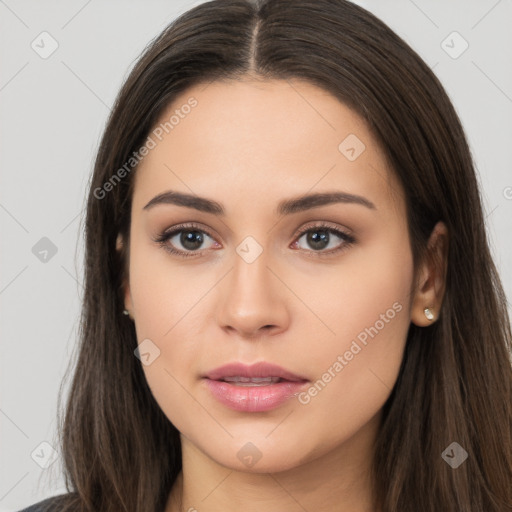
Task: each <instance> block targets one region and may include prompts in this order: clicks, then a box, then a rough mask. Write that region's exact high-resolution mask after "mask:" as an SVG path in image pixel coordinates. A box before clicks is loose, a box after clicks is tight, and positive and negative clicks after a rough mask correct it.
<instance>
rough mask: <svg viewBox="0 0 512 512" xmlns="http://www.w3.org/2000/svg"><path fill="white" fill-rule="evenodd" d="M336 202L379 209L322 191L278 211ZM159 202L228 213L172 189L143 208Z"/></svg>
mask: <svg viewBox="0 0 512 512" xmlns="http://www.w3.org/2000/svg"><path fill="white" fill-rule="evenodd" d="M334 203H345V204H356V205H361V206H364V207H366V208H368V209H370V210H376V209H377V208H376V207H375V205H374V204H373V203H372V202H371V201H370V200H368V199H366V198H365V197H363V196H358V195H355V194H349V193H346V192H322V193H316V194H308V195H304V196H299V197H295V198H292V199H286V200H283V201H281V202H280V203H279V204H278V206H277V209H276V213H277V214H278V215H290V214H293V213H298V212H302V211H305V210H310V209H312V208H318V207H320V206H325V205H329V204H334ZM159 204H174V205H177V206H185V207H186V208H193V209H195V210H198V211H200V212H205V213H211V214H213V215H218V216H224V215H225V214H226V212H225V210H224V207H223V206H222V204H220V203H218V202H217V201H214V200H212V199H207V198H205V197H199V196H196V195H192V194H186V193H183V192H176V191H172V190H169V191H167V192H163V193H162V194H158V195H157V196H155V197H154V198H153V199H151V201H149V203H148V204H146V206H144V208H143V210H149V209H151V208H153V207H154V206H157V205H159Z"/></svg>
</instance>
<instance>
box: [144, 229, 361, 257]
mask: <svg viewBox="0 0 512 512" xmlns="http://www.w3.org/2000/svg"><path fill="white" fill-rule="evenodd" d="M181 231H198V232H200V233H203V234H206V235H208V236H209V237H210V238H213V239H214V237H213V235H211V234H210V233H209V232H208V230H205V229H203V228H202V227H201V226H199V225H198V224H195V223H193V222H191V223H187V224H179V225H177V226H174V227H173V228H172V229H171V230H170V231H169V230H166V231H163V232H162V233H160V234H159V235H157V236H156V237H155V238H153V241H154V242H156V243H157V244H159V245H160V246H161V247H162V248H163V249H164V250H165V251H167V252H169V253H170V254H172V255H175V256H179V257H181V258H191V257H198V254H201V251H181V250H178V249H175V248H173V247H171V246H170V245H169V244H168V243H167V241H168V240H170V239H171V238H172V237H173V236H174V235H176V234H178V233H180V232H181ZM311 231H313V232H314V231H327V232H328V233H332V234H334V235H336V236H338V237H340V238H341V239H343V240H344V243H342V244H341V246H340V247H339V248H337V249H331V250H329V251H314V250H310V251H308V250H306V252H307V253H308V252H312V253H314V256H313V257H316V256H317V257H320V258H321V257H326V256H332V255H334V254H338V253H341V252H343V251H344V250H346V249H348V248H349V247H350V246H351V245H353V244H354V243H355V242H356V239H355V238H354V237H353V236H351V235H349V234H348V233H345V232H344V231H341V230H339V229H335V228H333V227H331V226H330V225H328V224H326V223H322V222H321V223H319V224H316V225H314V226H309V227H307V228H306V229H303V230H301V231H299V232H298V233H297V234H296V235H295V240H299V239H300V238H302V236H303V235H305V234H307V233H309V232H311ZM294 243H295V242H294ZM205 250H206V249H205ZM199 257H200V256H199Z"/></svg>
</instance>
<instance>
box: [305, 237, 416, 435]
mask: <svg viewBox="0 0 512 512" xmlns="http://www.w3.org/2000/svg"><path fill="white" fill-rule="evenodd" d="M389 247H390V245H388V246H384V245H382V246H378V245H376V246H375V251H366V252H365V251H361V253H360V254H358V255H357V258H356V257H355V256H354V262H353V264H349V262H348V261H347V269H350V271H348V270H347V271H346V272H344V271H340V272H336V273H335V275H333V276H332V279H329V281H328V285H327V287H325V288H324V291H323V294H325V295H324V296H325V297H329V299H330V300H326V301H325V302H324V308H323V314H324V318H325V319H326V323H327V324H328V325H329V326H330V327H331V328H332V330H333V331H334V332H335V335H331V336H325V337H324V342H323V343H321V344H318V345H317V349H316V350H315V353H314V355H313V356H312V365H314V366H315V368H316V370H317V374H316V378H317V380H316V381H315V382H314V383H313V385H312V386H311V387H310V388H309V389H308V390H306V392H305V394H304V395H303V396H302V397H300V400H299V402H300V403H301V404H302V405H303V406H304V408H305V410H308V411H309V413H310V414H313V415H314V416H315V418H318V421H320V422H322V421H323V422H325V423H324V425H325V428H327V430H332V435H333V436H339V435H340V433H341V432H340V430H339V429H340V428H341V429H342V430H344V434H345V435H347V436H348V435H350V434H351V433H354V431H355V430H353V429H357V428H358V426H361V425H362V424H364V423H365V422H367V421H368V420H369V419H370V418H371V417H373V416H374V415H375V414H376V413H377V412H378V411H379V409H380V408H381V407H382V406H383V404H384V402H385V401H386V399H387V398H388V396H389V394H390V393H391V390H392V388H393V386H394V384H395V382H396V378H397V376H398V372H399V369H400V365H401V362H402V358H403V351H404V348H405V342H406V338H407V332H408V329H409V324H410V285H411V280H412V270H413V267H412V257H411V256H410V255H409V253H408V251H406V250H404V251H403V252H401V253H397V252H396V251H394V250H391V249H389ZM377 249H378V250H377ZM333 298H336V299H335V300H333ZM315 421H316V420H315Z"/></svg>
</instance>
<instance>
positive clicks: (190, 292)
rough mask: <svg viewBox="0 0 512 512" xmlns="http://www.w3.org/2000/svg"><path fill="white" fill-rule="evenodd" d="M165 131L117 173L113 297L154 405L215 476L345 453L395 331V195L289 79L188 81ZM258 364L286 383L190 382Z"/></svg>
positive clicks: (387, 377) (355, 121)
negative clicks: (123, 182) (123, 213)
mask: <svg viewBox="0 0 512 512" xmlns="http://www.w3.org/2000/svg"><path fill="white" fill-rule="evenodd" d="M186 105H190V108H188V107H186ZM176 111H177V112H176ZM173 115H174V118H172V120H171V121H169V120H170V119H171V116H173ZM165 122H168V124H167V125H166V127H165V128H163V127H162V126H163V125H160V123H158V124H157V125H156V126H155V129H154V130H153V131H152V133H151V134H150V138H151V140H150V139H148V144H147V146H148V147H150V149H149V151H148V153H147V155H146V156H145V157H144V159H143V161H142V162H141V164H140V166H139V167H138V169H137V170H136V172H135V176H134V179H135V188H134V195H133V202H132V210H131V216H132V222H131V231H130V241H129V251H130V264H129V279H128V285H127V288H126V298H125V305H126V307H127V309H129V310H130V312H131V314H132V315H133V318H134V321H135V327H136V333H137V339H138V343H139V344H141V343H144V345H141V349H142V348H144V349H143V350H141V352H143V353H145V354H147V355H146V356H145V359H146V364H143V370H144V372H145V375H146V378H147V382H148V384H149V386H150V388H151V391H152V393H153V394H154V397H155V399H156V401H157V402H158V404H159V406H160V407H161V409H162V410H163V412H164V413H165V414H166V416H167V417H168V418H169V420H170V421H171V422H172V423H173V424H174V425H175V426H176V427H177V429H178V430H179V431H180V432H181V434H182V436H183V437H184V438H186V440H187V441H188V442H190V443H191V444H192V445H193V446H195V447H196V448H198V450H199V451H200V452H201V453H202V454H204V456H206V457H208V458H209V459H211V460H213V461H216V462H217V463H219V464H222V465H223V466H226V467H230V468H236V469H240V470H244V471H253V472H269V471H272V472H274V471H282V470H285V469H290V468H293V467H297V466H299V465H301V464H303V463H306V462H308V461H312V460H314V459H316V458H318V457H320V456H322V455H325V454H327V453H331V452H333V451H336V450H338V449H342V448H343V447H344V446H348V445H349V444H350V443H351V442H354V440H355V439H357V437H358V436H360V435H361V434H362V433H363V432H365V430H367V429H368V428H369V426H370V425H375V424H376V422H377V420H378V418H379V416H380V411H381V408H382V406H383V404H384V402H385V401H386V399H387V398H388V396H389V395H390V393H391V390H392V388H393V385H394V383H395V381H396V378H397V376H398V372H399V367H400V363H401V361H402V356H403V351H404V346H405V341H406V335H407V331H408V327H409V324H410V320H411V317H410V311H411V287H412V284H413V261H412V254H411V250H410V245H409V238H408V233H407V220H406V212H405V203H404V197H403V193H402V190H401V187H400V185H399V183H398V182H397V181H396V179H395V177H394V176H393V174H392V172H391V170H390V169H389V168H388V166H387V164H386V160H385V157H384V155H383V153H382V151H381V149H380V148H379V146H378V145H377V143H376V140H375V139H374V137H373V136H372V134H371V133H370V131H369V130H368V128H367V126H366V125H365V124H364V122H363V121H362V119H361V118H360V117H359V116H358V115H357V114H355V113H354V112H353V111H352V110H350V109H349V108H348V107H346V106H345V105H344V104H342V103H340V102H339V101H338V100H337V99H336V98H335V97H333V96H331V95H330V94H328V93H327V92H325V91H323V90H322V89H319V88H317V87H316V86H313V85H311V84H308V83H305V82H301V81H294V82H293V87H292V86H291V85H290V83H288V82H286V81H278V80H276V81H265V82H251V81H244V82H234V81H233V82H213V83H211V84H209V85H208V86H206V87H205V85H204V84H202V85H199V86H196V87H193V88H191V89H189V90H187V91H186V92H185V93H183V94H182V95H181V96H180V97H179V98H177V99H176V100H175V102H174V103H173V104H172V105H171V106H170V107H169V108H168V109H167V110H166V112H165V114H164V115H163V116H162V118H161V123H165ZM168 192H175V193H180V194H187V195H191V196H192V199H195V200H196V202H197V205H196V206H197V207H198V208H199V209H196V208H195V207H194V206H193V205H192V203H191V201H190V198H189V199H188V200H185V199H183V198H182V199H180V200H175V201H173V200H172V198H170V195H168V196H161V195H162V194H165V193H168ZM316 194H323V195H320V196H317V198H316V200H315V199H311V200H303V201H297V202H295V201H296V200H298V199H299V198H301V197H303V196H309V195H316ZM329 194H340V195H339V196H338V197H337V198H334V200H331V201H328V200H326V198H327V197H328V195H329ZM158 196H160V199H159V200H154V201H152V200H153V199H154V198H157V197H158ZM166 197H167V198H166ZM175 197H176V196H175ZM333 197H334V196H333ZM199 198H202V200H201V201H199ZM331 199H332V197H331ZM206 200H208V201H209V202H207V201H206ZM150 202H151V204H149V203H150ZM212 202H213V203H212ZM221 211H222V213H220V212H221ZM171 251H176V253H173V252H171ZM260 362H267V363H270V364H274V365H278V366H280V367H281V368H283V369H284V370H286V371H288V372H290V373H291V374H293V376H292V377H290V375H288V377H289V379H287V380H281V381H279V382H278V383H274V384H269V383H268V382H265V381H264V382H262V383H260V384H257V383H256V382H254V381H251V382H249V383H245V385H244V383H238V384H233V383H231V384H230V383H227V382H221V381H220V380H215V379H214V378H211V379H208V378H205V375H207V374H209V372H211V371H213V370H215V369H216V368H218V367H221V366H222V365H225V364H227V363H240V364H242V365H249V366H250V365H253V364H254V363H260ZM225 373H226V372H224V373H223V372H222V371H221V372H220V374H219V375H220V377H219V375H217V378H221V377H222V376H225V375H224V374H225ZM234 373H235V374H236V375H241V374H242V370H240V371H238V372H237V370H235V371H234ZM276 373H278V372H277V370H275V369H269V370H268V371H267V372H266V373H265V372H264V375H268V376H275V374H276ZM210 375H211V374H210ZM260 376H261V375H260ZM213 377H215V376H213ZM294 379H298V380H295V381H293V380H294ZM228 380H229V379H228ZM274 380H275V379H274ZM292 381H293V382H292ZM250 384H253V385H250ZM183 437H182V439H183ZM251 457H252V459H251ZM258 459H259V460H258ZM254 460H257V463H254V462H251V461H254Z"/></svg>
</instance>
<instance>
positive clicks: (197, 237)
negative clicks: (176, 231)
mask: <svg viewBox="0 0 512 512" xmlns="http://www.w3.org/2000/svg"><path fill="white" fill-rule="evenodd" d="M180 242H181V244H182V245H183V247H185V248H186V249H189V250H194V249H198V248H199V247H201V244H202V243H203V235H202V233H201V232H200V231H191V230H188V231H187V230H184V231H182V233H181V236H180ZM190 243H191V244H192V245H191V246H190V245H189V244H190Z"/></svg>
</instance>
